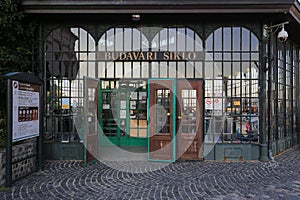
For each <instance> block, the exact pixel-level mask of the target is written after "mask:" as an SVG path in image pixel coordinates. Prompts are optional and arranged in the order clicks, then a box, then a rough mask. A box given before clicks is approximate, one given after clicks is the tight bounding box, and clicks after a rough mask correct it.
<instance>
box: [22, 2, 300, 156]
mask: <svg viewBox="0 0 300 200" xmlns="http://www.w3.org/2000/svg"><path fill="white" fill-rule="evenodd" d="M23 7H24V9H25V12H26V13H28V14H29V16H31V17H32V19H34V20H36V21H37V22H38V24H39V29H38V37H37V41H38V42H39V49H38V53H37V58H36V60H37V66H38V75H39V77H40V78H41V79H42V80H43V81H44V130H43V148H44V149H43V154H44V157H45V159H86V160H91V159H93V158H100V159H101V153H99V152H100V150H101V149H102V148H103V147H107V146H116V147H118V148H122V149H129V151H140V150H141V149H144V150H145V152H146V153H147V154H146V155H147V157H146V159H149V160H158V161H175V160H178V159H188V160H203V159H205V160H262V161H266V160H269V159H270V158H271V157H272V155H275V154H278V153H280V152H282V151H284V150H286V149H288V148H291V147H292V146H294V145H296V144H297V143H299V142H300V135H299V133H300V108H299V106H300V102H299V94H300V91H299V86H300V80H299V57H300V52H299V44H300V39H299V35H300V24H299V23H300V4H299V2H298V1H295V0H261V1H258V0H240V1H235V0H227V1H219V0H210V1H205V0H187V1H181V0H172V1H169V0H165V1H157V0H152V1H142V0H141V1H139V0H138V1H130V0H113V1H107V0H103V1H102V0H92V1H69V0H61V1H53V0H45V1H35V0H24V1H23ZM287 22H288V23H287ZM283 27H284V29H285V31H287V33H288V38H286V37H285V36H286V35H285V33H286V32H282V31H283V30H282V28H283ZM280 31H281V34H282V33H284V34H283V35H280V37H279V38H278V33H279V32H280ZM111 153H112V152H111ZM108 155H110V152H108ZM125 159H126V158H125Z"/></svg>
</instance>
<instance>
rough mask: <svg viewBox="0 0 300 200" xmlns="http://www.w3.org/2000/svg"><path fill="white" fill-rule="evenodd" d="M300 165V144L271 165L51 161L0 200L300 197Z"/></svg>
mask: <svg viewBox="0 0 300 200" xmlns="http://www.w3.org/2000/svg"><path fill="white" fill-rule="evenodd" d="M118 164H119V166H118V167H117V169H120V168H122V167H123V170H122V171H120V170H117V169H114V168H113V167H112V166H114V165H118ZM108 166H110V167H108ZM299 166H300V146H297V147H294V148H292V149H290V150H288V151H286V152H285V153H283V154H281V155H279V156H277V157H276V158H275V161H274V162H267V163H265V162H259V161H257V162H247V161H243V162H213V161H198V162H176V163H170V164H169V165H165V166H164V168H161V169H160V167H158V166H157V165H156V164H154V163H152V162H144V161H143V162H140V161H128V162H121V163H117V162H115V163H113V164H112V165H105V164H103V163H101V162H96V163H94V164H92V165H90V166H87V167H84V166H83V165H82V163H81V162H77V161H48V162H46V163H45V170H44V171H41V172H36V173H33V174H32V175H30V176H28V177H26V178H23V179H21V180H20V181H18V182H17V183H15V184H14V186H13V188H12V190H9V191H2V192H0V199H109V200H110V199H126V200H127V199H184V200H185V199H228V200H229V199H230V200H231V199H239V200H240V199H300V181H299V180H300V168H299ZM132 169H134V170H133V171H139V172H141V171H144V173H134V172H133V171H132ZM145 169H147V170H145ZM149 169H152V170H149Z"/></svg>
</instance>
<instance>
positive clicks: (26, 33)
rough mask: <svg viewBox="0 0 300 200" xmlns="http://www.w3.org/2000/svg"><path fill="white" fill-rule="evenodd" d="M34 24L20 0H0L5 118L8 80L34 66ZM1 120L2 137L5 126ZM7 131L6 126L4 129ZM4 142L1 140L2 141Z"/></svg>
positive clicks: (0, 111)
mask: <svg viewBox="0 0 300 200" xmlns="http://www.w3.org/2000/svg"><path fill="white" fill-rule="evenodd" d="M35 29H36V25H35V23H34V22H33V21H32V20H31V19H29V18H28V17H27V16H26V15H25V14H24V13H23V11H22V6H21V0H1V1H0V95H1V98H0V119H2V120H3V119H5V105H6V103H5V96H6V82H5V79H4V78H3V75H4V74H6V73H9V72H14V71H19V72H20V71H21V72H27V71H30V70H31V69H32V66H33V60H32V56H33V49H34V47H35ZM3 124H5V123H4V122H3V121H1V123H0V133H1V134H0V140H1V136H3V131H2V130H3V129H4V128H2V127H1V126H2V125H3ZM4 130H5V129H4ZM0 143H1V141H0Z"/></svg>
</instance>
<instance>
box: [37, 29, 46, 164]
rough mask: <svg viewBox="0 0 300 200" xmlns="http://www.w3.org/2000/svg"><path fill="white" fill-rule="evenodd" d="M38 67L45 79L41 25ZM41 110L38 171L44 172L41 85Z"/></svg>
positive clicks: (41, 90) (41, 94)
mask: <svg viewBox="0 0 300 200" xmlns="http://www.w3.org/2000/svg"><path fill="white" fill-rule="evenodd" d="M38 67H39V70H40V71H42V75H41V77H40V78H44V67H43V27H42V25H41V24H40V25H39V47H38ZM41 69H42V70H41ZM39 92H40V109H39V123H40V124H39V129H40V133H39V135H40V136H39V137H38V170H43V160H44V158H43V153H42V151H43V139H44V110H45V108H44V87H43V85H40V91H39Z"/></svg>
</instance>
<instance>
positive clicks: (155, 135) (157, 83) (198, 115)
mask: <svg viewBox="0 0 300 200" xmlns="http://www.w3.org/2000/svg"><path fill="white" fill-rule="evenodd" d="M148 87H149V90H148V91H149V98H148V99H149V112H150V113H149V114H148V122H149V124H150V126H149V128H148V130H149V140H148V141H149V144H148V145H149V147H148V148H149V149H148V150H149V160H158V161H175V160H177V159H192V160H197V159H202V150H201V146H202V141H203V116H204V115H203V80H195V79H194V80H180V79H179V80H176V79H150V80H149V83H148Z"/></svg>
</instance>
